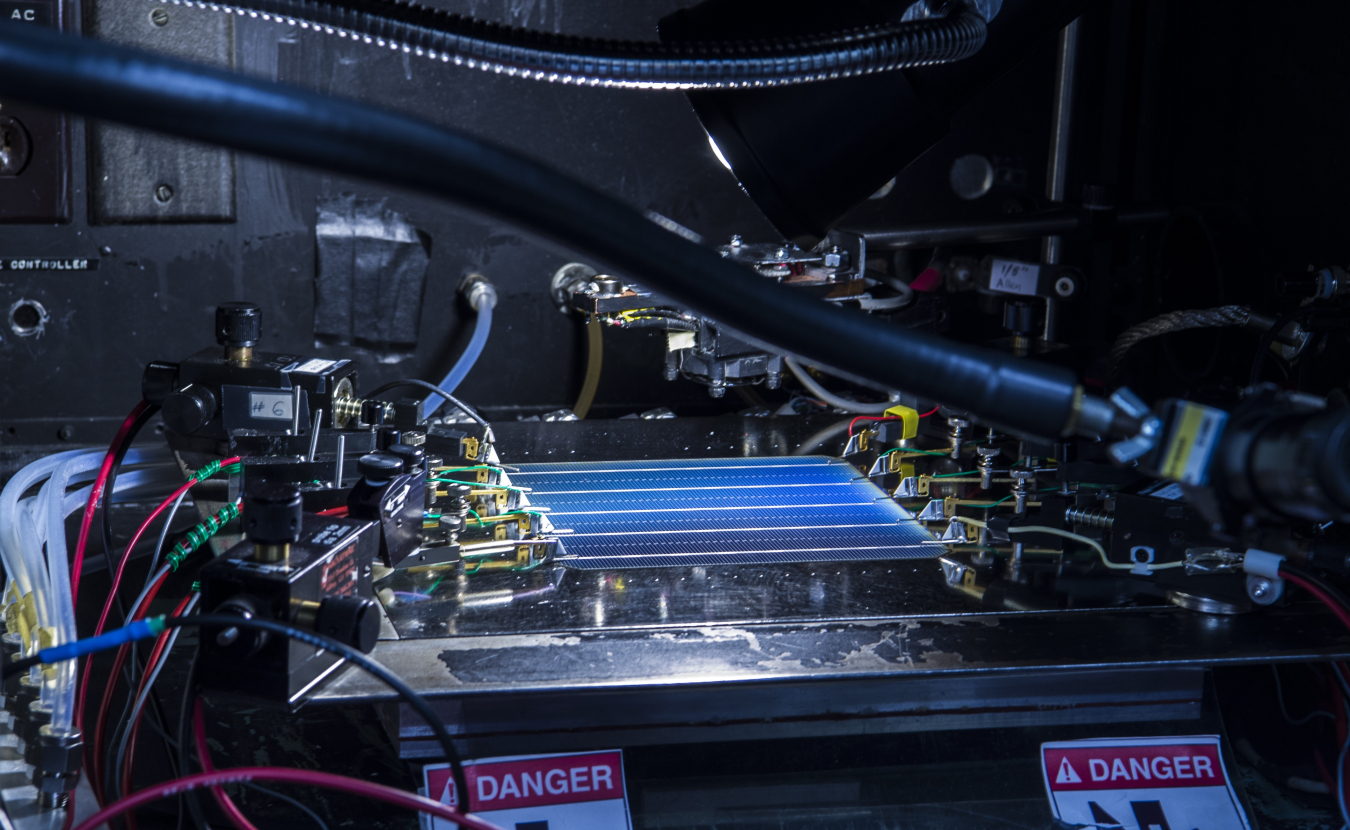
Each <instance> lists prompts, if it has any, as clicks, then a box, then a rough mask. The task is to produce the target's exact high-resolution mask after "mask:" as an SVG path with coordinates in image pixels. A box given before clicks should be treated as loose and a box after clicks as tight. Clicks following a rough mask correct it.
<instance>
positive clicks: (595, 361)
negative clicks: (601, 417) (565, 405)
mask: <svg viewBox="0 0 1350 830" xmlns="http://www.w3.org/2000/svg"><path fill="white" fill-rule="evenodd" d="M603 331H604V329H603V328H602V327H601V324H600V318H599V317H597V316H595V315H594V314H592V315H591V319H590V321H589V322H587V323H586V379H585V380H584V381H583V382H582V384H581V394H580V395H579V396H577V402H576V405H575V406H573V407H572V412H574V413H576V416H577V418H578V419H580V420H583V421H584V420H585V419H586V416H587V415H589V414H590V411H591V404H593V403H595V390H596V389H598V388H599V387H600V367H601V365H602V364H603V363H604V359H605V356H604V347H605V341H604V338H603V337H601V334H602V332H603Z"/></svg>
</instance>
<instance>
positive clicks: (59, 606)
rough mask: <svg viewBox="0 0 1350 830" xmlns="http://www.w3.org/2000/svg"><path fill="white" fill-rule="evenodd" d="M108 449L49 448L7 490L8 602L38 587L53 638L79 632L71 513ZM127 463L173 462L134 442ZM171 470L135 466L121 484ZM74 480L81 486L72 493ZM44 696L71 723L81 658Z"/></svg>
mask: <svg viewBox="0 0 1350 830" xmlns="http://www.w3.org/2000/svg"><path fill="white" fill-rule="evenodd" d="M105 454H106V453H105V451H104V450H71V451H69V452H63V453H57V454H56V455H51V456H47V457H46V458H43V459H41V460H39V461H35V462H33V463H32V464H29V465H28V466H26V467H24V468H23V469H21V470H19V471H18V472H17V473H15V475H14V477H13V478H11V479H10V480H9V482H8V483H7V484H6V485H5V487H4V489H3V490H0V561H3V563H4V567H5V573H6V574H7V576H8V579H9V583H8V584H7V585H6V586H5V594H4V597H5V602H6V603H8V602H11V601H14V600H15V598H16V595H17V597H19V598H21V597H23V596H26V595H28V594H30V593H31V594H32V596H33V605H34V610H35V611H36V615H37V622H38V625H39V626H41V627H42V628H44V629H46V630H47V631H49V632H50V633H51V636H52V637H53V643H52V644H53V645H55V644H60V643H66V642H71V641H73V640H75V639H76V638H77V637H78V635H77V633H76V631H75V609H74V607H73V605H72V602H71V588H70V551H69V548H68V547H67V544H66V518H67V517H68V516H70V514H72V513H74V512H76V511H78V510H80V509H81V508H82V507H83V506H84V505H85V503H86V502H87V501H88V499H89V492H90V490H91V489H92V485H90V486H85V487H79V485H84V484H88V482H89V481H90V480H91V479H92V478H93V476H94V474H95V473H96V471H97V470H98V469H99V468H100V467H101V466H102V464H103V458H104V456H105ZM123 463H124V464H126V465H140V464H159V463H162V464H163V465H165V466H170V465H171V464H172V460H171V458H170V456H169V455H168V453H167V452H166V451H164V450H158V451H150V452H145V451H138V450H131V451H129V452H128V453H127V455H126V458H125V460H124V462H123ZM164 478H165V476H164V474H163V471H156V470H133V471H130V472H128V473H125V474H123V475H121V476H119V477H118V479H117V491H118V492H119V493H121V492H125V491H127V490H132V489H136V488H140V487H145V486H147V485H152V484H159V483H161V482H162V481H163V480H164ZM44 481H45V483H44V484H42V488H41V490H39V492H38V494H37V495H36V496H31V497H29V498H22V496H23V495H24V493H26V492H28V491H29V490H31V489H32V488H33V487H35V486H37V485H38V484H39V483H42V482H44ZM71 486H76V487H79V489H78V490H76V491H75V492H72V493H67V492H66V491H67V489H68V488H70V487H71ZM105 497H106V496H105ZM11 586H12V587H13V588H14V590H13V592H11V591H10V587H11ZM38 648H39V646H38V643H37V642H36V639H34V641H32V642H30V644H29V646H28V653H29V654H31V653H33V652H35V651H36V650H37V649H38ZM34 672H35V674H34V675H33V676H34V679H35V680H36V679H41V678H42V675H41V674H40V673H39V672H38V670H37V669H34ZM40 699H41V700H42V702H43V703H44V704H47V705H50V706H51V707H52V727H53V729H56V730H64V729H69V728H71V722H72V720H73V718H74V707H75V661H73V660H67V661H64V662H62V663H60V664H58V665H57V670H56V677H55V680H54V681H50V680H49V681H44V682H43V684H42V692H41V698H40Z"/></svg>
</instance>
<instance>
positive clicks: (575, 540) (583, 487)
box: [510, 456, 943, 570]
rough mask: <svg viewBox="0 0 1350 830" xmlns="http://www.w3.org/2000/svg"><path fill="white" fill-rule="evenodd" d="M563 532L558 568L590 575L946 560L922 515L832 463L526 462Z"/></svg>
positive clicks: (532, 483)
mask: <svg viewBox="0 0 1350 830" xmlns="http://www.w3.org/2000/svg"><path fill="white" fill-rule="evenodd" d="M510 477H511V481H512V482H513V483H514V484H516V485H518V486H523V487H528V488H530V490H531V492H530V496H529V497H530V501H531V503H532V504H534V505H537V506H540V507H545V508H547V509H548V515H549V519H550V521H551V522H552V523H553V525H554V526H555V527H557V528H560V529H562V530H563V531H564V532H563V533H562V535H561V536H560V538H561V540H562V547H563V549H564V551H565V552H564V553H563V554H562V555H560V556H559V558H558V561H559V562H561V563H562V564H564V565H567V566H568V567H573V568H581V569H587V570H599V569H610V568H642V567H671V566H679V565H686V566H687V565H722V564H735V563H747V564H748V563H754V564H777V563H788V562H838V561H857V560H868V559H908V558H917V557H927V556H936V555H938V554H939V553H941V552H942V549H943V548H942V545H941V544H939V543H938V542H937V541H936V540H934V539H933V537H932V536H931V535H930V534H929V533H928V531H927V530H925V529H924V527H923V526H922V525H920V524H919V523H918V522H917V521H915V519H914V517H913V515H912V514H910V513H909V511H907V510H905V509H904V508H903V507H901V506H900V505H898V504H896V503H895V502H894V501H892V500H890V499H889V498H887V496H886V494H885V493H884V492H882V491H881V490H880V489H878V488H877V487H876V486H875V485H873V484H872V483H871V482H870V481H868V480H867V479H866V478H865V477H863V476H862V475H861V474H860V473H859V472H858V471H857V470H856V469H854V468H853V467H851V466H849V465H848V464H845V463H843V462H840V461H837V460H835V459H831V458H824V457H815V456H809V457H803V458H738V459H697V460H684V459H680V460H674V459H672V460H666V461H631V462H591V463H573V464H568V463H548V464H526V465H522V466H521V468H520V469H519V471H518V472H512V473H511V475H510Z"/></svg>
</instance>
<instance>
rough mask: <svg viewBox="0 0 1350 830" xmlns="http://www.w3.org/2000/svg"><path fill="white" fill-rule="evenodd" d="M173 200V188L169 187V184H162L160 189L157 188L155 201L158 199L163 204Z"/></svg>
mask: <svg viewBox="0 0 1350 830" xmlns="http://www.w3.org/2000/svg"><path fill="white" fill-rule="evenodd" d="M172 198H173V188H172V187H169V186H168V185H167V184H162V185H160V186H159V187H157V188H155V199H157V200H158V201H160V202H161V203H163V202H168V201H169V200H170V199H172Z"/></svg>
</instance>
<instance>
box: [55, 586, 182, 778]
mask: <svg viewBox="0 0 1350 830" xmlns="http://www.w3.org/2000/svg"><path fill="white" fill-rule="evenodd" d="M168 578H169V572H168V571H165V572H164V573H163V574H162V575H161V576H160V578H159V579H157V580H156V581H155V584H154V585H151V586H150V590H149V591H146V592H145V599H143V600H142V601H141V604H140V605H139V606H137V607H135V608H132V609H131V610H130V612H129V616H130V617H131V620H128V622H131V621H132V620H139V619H144V618H145V615H146V612H147V611H149V609H150V603H151V602H152V601H153V600H154V598H155V595H156V594H158V593H159V589H160V588H162V587H163V586H164V580H166V579H168ZM130 652H131V646H130V644H123V645H122V647H121V648H119V649H117V657H116V658H114V660H113V669H112V673H111V674H110V675H108V684H107V685H106V686H104V687H103V699H102V701H100V703H99V707H98V717H97V718H95V720H94V740H93V747H94V751H93V752H92V753H90V754H88V755H86V757H85V761H86V762H87V764H88V767H89V771H90V775H89V786H90V787H91V788H93V790H94V792H95V793H97V794H98V796H99V800H100V801H102V802H106V801H107V799H106V798H105V797H104V796H105V795H106V794H105V793H104V792H103V773H104V772H105V770H104V769H103V766H102V763H103V736H104V734H105V731H106V729H107V726H108V712H109V711H110V710H111V709H112V699H113V692H114V691H116V689H117V677H118V675H120V674H121V672H122V664H123V663H125V662H126V659H127V655H128V654H129V653H130ZM88 681H89V672H85V675H84V677H82V678H80V700H81V702H82V701H83V700H84V693H85V687H86V686H87V685H88ZM81 709H83V705H80V706H78V707H77V708H76V711H77V712H78V711H80V710H81Z"/></svg>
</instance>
